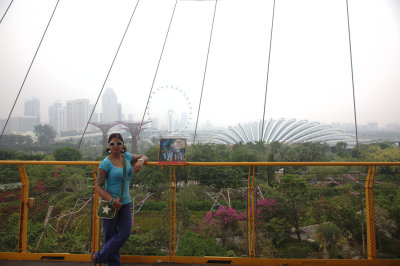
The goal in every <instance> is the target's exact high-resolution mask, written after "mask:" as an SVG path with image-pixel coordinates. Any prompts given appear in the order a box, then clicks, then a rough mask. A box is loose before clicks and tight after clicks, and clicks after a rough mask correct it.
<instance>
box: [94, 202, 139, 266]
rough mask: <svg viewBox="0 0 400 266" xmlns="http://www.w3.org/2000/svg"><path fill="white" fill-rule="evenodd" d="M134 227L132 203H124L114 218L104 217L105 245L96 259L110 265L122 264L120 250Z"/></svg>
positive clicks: (117, 265)
mask: <svg viewBox="0 0 400 266" xmlns="http://www.w3.org/2000/svg"><path fill="white" fill-rule="evenodd" d="M131 229H132V212H131V203H128V204H124V205H122V207H121V209H119V211H118V213H117V215H116V217H115V218H114V219H103V231H104V245H103V249H102V250H101V251H99V252H97V253H96V259H98V260H99V261H101V262H102V263H108V264H109V265H110V266H119V265H121V260H120V254H119V250H120V248H121V247H122V245H123V244H124V243H125V241H126V240H128V238H129V236H130V234H131Z"/></svg>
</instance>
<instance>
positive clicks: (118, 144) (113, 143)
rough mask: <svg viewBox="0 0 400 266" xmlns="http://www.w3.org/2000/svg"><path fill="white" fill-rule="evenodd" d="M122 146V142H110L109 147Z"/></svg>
mask: <svg viewBox="0 0 400 266" xmlns="http://www.w3.org/2000/svg"><path fill="white" fill-rule="evenodd" d="M122 144H123V143H122V142H110V143H108V145H110V146H111V147H112V146H115V145H117V146H121V145H122Z"/></svg>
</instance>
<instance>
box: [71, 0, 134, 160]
mask: <svg viewBox="0 0 400 266" xmlns="http://www.w3.org/2000/svg"><path fill="white" fill-rule="evenodd" d="M139 2H140V0H138V1H137V2H136V5H135V8H134V9H133V11H132V15H131V17H130V19H129V22H128V25H127V26H126V28H125V32H124V34H123V36H122V39H121V41H120V43H119V46H118V49H117V51H116V53H115V55H114V59H113V61H112V63H111V66H110V68H109V70H108V73H107V76H106V78H105V80H104V82H103V86H102V87H101V90H100V93H99V95H98V96H97V100H96V103H95V104H94V106H93V109H92V112H91V113H90V117H89V119H88V121H87V123H86V127H85V130H84V131H83V133H82V137H81V139H80V140H79V144H78V147H77V148H76V150H75V153H74V158H73V161H75V158H76V154H77V151H78V150H79V147H80V146H81V144H82V140H83V137H84V136H85V133H86V130H87V128H88V127H89V123H90V120H91V119H92V116H93V113H94V111H95V110H96V106H97V104H98V102H99V99H100V96H101V94H102V92H103V90H104V87H105V85H106V82H107V80H108V76H109V75H110V73H111V70H112V68H113V66H114V63H115V60H116V59H117V56H118V53H119V50H120V49H121V46H122V43H123V42H124V39H125V36H126V33H127V32H128V29H129V25H130V24H131V21H132V18H133V16H134V15H135V13H136V9H137V6H138V5H139Z"/></svg>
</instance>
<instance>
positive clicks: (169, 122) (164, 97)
mask: <svg viewBox="0 0 400 266" xmlns="http://www.w3.org/2000/svg"><path fill="white" fill-rule="evenodd" d="M146 114H147V119H148V120H149V121H151V127H152V128H154V129H157V130H160V131H167V132H168V133H169V134H177V133H180V132H182V131H185V130H187V129H188V127H189V125H190V123H191V122H192V105H191V102H190V99H189V96H188V95H186V93H185V92H184V91H183V90H182V89H180V88H178V87H175V86H169V85H167V86H161V87H159V88H157V89H155V90H154V91H153V92H152V94H151V96H150V98H149V103H148V106H147V112H146Z"/></svg>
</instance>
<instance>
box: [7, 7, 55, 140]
mask: <svg viewBox="0 0 400 266" xmlns="http://www.w3.org/2000/svg"><path fill="white" fill-rule="evenodd" d="M59 2H60V0H57V3H56V5H55V7H54V10H53V13H52V14H51V17H50V19H49V22H48V23H47V26H46V29H45V30H44V33H43V35H42V38H41V39H40V42H39V45H38V47H37V48H36V52H35V55H34V56H33V59H32V61H31V64H30V65H29V68H28V71H27V72H26V74H25V78H24V81H23V82H22V84H21V87H20V88H19V91H18V94H17V97H16V98H15V101H14V104H13V106H12V108H11V111H10V114H9V115H8V118H7V120H6V123H5V124H4V127H3V130H2V132H1V135H0V140H1V138H2V137H3V134H4V131H5V130H6V127H7V124H8V122H9V120H10V118H11V115H12V113H13V111H14V108H15V105H16V104H17V101H18V98H19V96H20V94H21V91H22V88H23V87H24V85H25V81H26V79H27V78H28V75H29V72H30V71H31V68H32V65H33V62H35V59H36V56H37V54H38V52H39V48H40V46H41V45H42V42H43V39H44V36H45V35H46V32H47V29H48V28H49V26H50V22H51V20H52V19H53V16H54V13H55V12H56V9H57V6H58V3H59Z"/></svg>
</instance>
